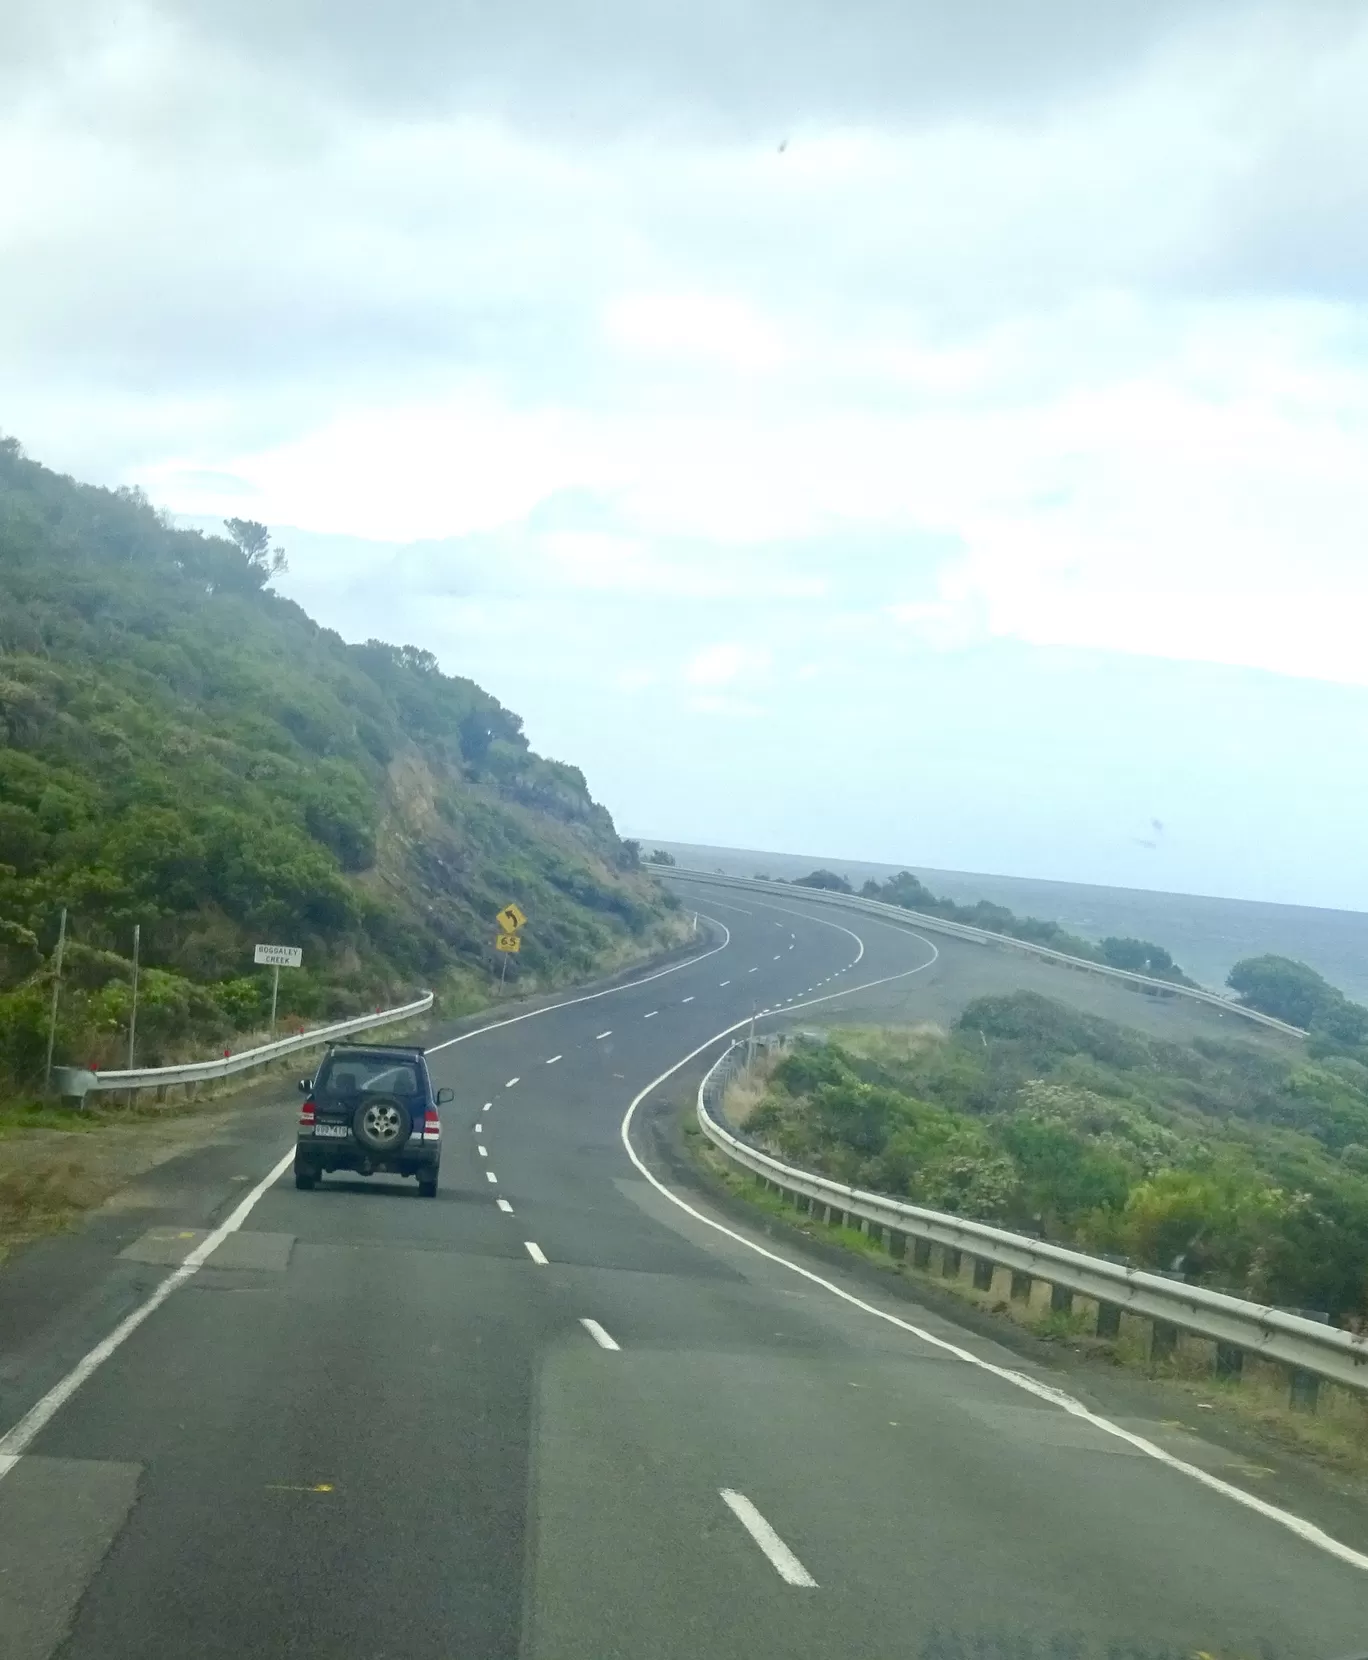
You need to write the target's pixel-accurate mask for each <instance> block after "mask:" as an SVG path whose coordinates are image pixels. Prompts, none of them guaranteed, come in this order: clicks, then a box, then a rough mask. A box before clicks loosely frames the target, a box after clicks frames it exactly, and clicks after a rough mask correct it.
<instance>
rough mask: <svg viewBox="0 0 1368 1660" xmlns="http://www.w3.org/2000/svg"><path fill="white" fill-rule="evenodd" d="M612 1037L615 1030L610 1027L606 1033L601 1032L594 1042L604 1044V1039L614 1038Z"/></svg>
mask: <svg viewBox="0 0 1368 1660" xmlns="http://www.w3.org/2000/svg"><path fill="white" fill-rule="evenodd" d="M612 1035H613V1028H612V1027H611V1026H610V1027H609V1028H608V1030H607V1031H606V1032H600V1033H599V1035H598V1036H597V1037H596V1038H595V1039H594V1042H595V1043H602V1042H603V1040H604V1038H606V1037H612Z"/></svg>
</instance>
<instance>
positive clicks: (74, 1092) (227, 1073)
mask: <svg viewBox="0 0 1368 1660" xmlns="http://www.w3.org/2000/svg"><path fill="white" fill-rule="evenodd" d="M431 1007H432V993H431V992H430V991H425V992H424V993H423V994H422V996H421V997H417V998H415V999H414V1001H413V1002H411V1003H404V1004H402V1005H401V1006H400V1007H399V1008H395V1009H378V1010H376V1011H375V1012H374V1013H372V1014H358V1015H353V1016H352V1017H351V1018H350V1019H348V1020H336V1021H334V1022H333V1023H332V1025H330V1026H315V1027H313V1028H312V1030H310V1031H307V1032H296V1033H292V1034H291V1036H289V1037H286V1038H278V1039H277V1040H276V1041H275V1042H274V1043H263V1044H261V1045H260V1046H259V1047H257V1048H255V1049H244V1050H243V1051H242V1052H241V1054H237V1055H223V1056H220V1057H219V1058H218V1059H217V1060H212V1061H187V1062H186V1063H185V1064H184V1065H181V1066H149V1067H145V1068H143V1069H141V1070H136V1069H135V1070H133V1071H126V1070H125V1071H118V1072H112V1071H111V1072H92V1071H90V1070H89V1069H88V1068H86V1067H80V1066H56V1067H53V1069H52V1075H53V1080H54V1082H55V1083H56V1086H57V1090H58V1093H59V1094H60V1095H62V1096H63V1097H65V1098H67V1099H73V1098H79V1099H84V1097H85V1096H86V1095H89V1094H93V1093H96V1092H99V1093H103V1092H104V1091H106V1090H119V1089H121V1090H139V1089H165V1088H166V1087H167V1086H168V1085H170V1084H199V1083H205V1082H207V1081H209V1080H210V1079H214V1078H231V1077H232V1076H233V1075H234V1074H235V1073H238V1072H250V1071H251V1070H252V1068H253V1067H256V1066H266V1065H268V1064H269V1063H270V1062H271V1061H275V1060H281V1059H283V1058H284V1057H285V1056H286V1055H293V1054H296V1053H298V1052H299V1051H301V1050H305V1049H317V1048H319V1047H320V1046H321V1045H322V1044H325V1043H331V1042H332V1041H333V1040H334V1039H335V1038H341V1037H348V1036H350V1035H351V1033H353V1032H367V1031H371V1030H373V1029H374V1028H375V1027H377V1026H390V1025H393V1024H394V1023H395V1022H396V1021H401V1020H412V1019H413V1018H414V1017H415V1016H416V1015H420V1014H426V1013H427V1012H428V1010H429V1009H430V1008H431Z"/></svg>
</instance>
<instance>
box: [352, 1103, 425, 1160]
mask: <svg viewBox="0 0 1368 1660" xmlns="http://www.w3.org/2000/svg"><path fill="white" fill-rule="evenodd" d="M352 1129H353V1131H354V1132H355V1134H356V1139H357V1140H358V1141H359V1142H360V1143H361V1145H362V1146H363V1147H364V1148H365V1149H366V1151H367V1152H368V1153H378V1154H379V1155H380V1156H381V1157H382V1158H389V1157H391V1156H392V1155H393V1154H395V1153H397V1152H398V1151H399V1150H400V1148H402V1147H403V1145H404V1143H405V1142H406V1141H407V1140H408V1138H409V1136H410V1134H411V1133H412V1130H413V1117H412V1114H411V1113H410V1111H409V1108H408V1106H407V1104H406V1103H405V1102H404V1101H402V1100H401V1099H400V1098H399V1097H398V1096H397V1095H369V1096H367V1097H366V1098H365V1099H364V1100H363V1101H362V1102H361V1104H360V1106H359V1107H357V1109H356V1111H355V1113H354V1114H353V1115H352Z"/></svg>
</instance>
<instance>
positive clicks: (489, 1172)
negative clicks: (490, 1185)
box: [485, 1170, 499, 1182]
mask: <svg viewBox="0 0 1368 1660" xmlns="http://www.w3.org/2000/svg"><path fill="white" fill-rule="evenodd" d="M498 1179H499V1178H498V1177H497V1176H496V1175H495V1174H494V1172H493V1171H492V1170H486V1171H485V1180H486V1181H487V1182H497V1181H498Z"/></svg>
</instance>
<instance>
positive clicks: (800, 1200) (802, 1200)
mask: <svg viewBox="0 0 1368 1660" xmlns="http://www.w3.org/2000/svg"><path fill="white" fill-rule="evenodd" d="M793 1203H794V1205H795V1206H796V1207H797V1209H798V1210H800V1211H802V1212H803V1214H804V1215H810V1214H811V1211H812V1200H811V1199H809V1198H808V1196H807V1194H806V1193H795V1194H794V1196H793Z"/></svg>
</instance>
